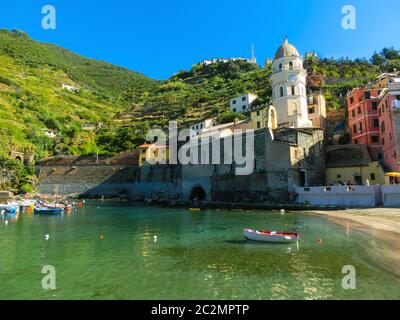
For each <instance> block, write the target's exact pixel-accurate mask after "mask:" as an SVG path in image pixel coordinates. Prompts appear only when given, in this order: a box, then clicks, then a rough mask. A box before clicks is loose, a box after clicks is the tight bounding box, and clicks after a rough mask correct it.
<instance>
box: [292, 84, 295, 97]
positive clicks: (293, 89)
mask: <svg viewBox="0 0 400 320" xmlns="http://www.w3.org/2000/svg"><path fill="white" fill-rule="evenodd" d="M295 94H296V92H295V88H294V86H292V96H294V95H295Z"/></svg>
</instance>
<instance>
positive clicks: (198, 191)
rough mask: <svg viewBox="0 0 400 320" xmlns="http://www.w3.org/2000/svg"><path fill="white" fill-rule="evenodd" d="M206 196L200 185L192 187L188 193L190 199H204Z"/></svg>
mask: <svg viewBox="0 0 400 320" xmlns="http://www.w3.org/2000/svg"><path fill="white" fill-rule="evenodd" d="M206 197H207V194H206V192H205V191H204V189H203V188H202V187H200V186H197V187H194V188H193V189H192V192H191V193H190V200H191V201H204V200H205V199H206Z"/></svg>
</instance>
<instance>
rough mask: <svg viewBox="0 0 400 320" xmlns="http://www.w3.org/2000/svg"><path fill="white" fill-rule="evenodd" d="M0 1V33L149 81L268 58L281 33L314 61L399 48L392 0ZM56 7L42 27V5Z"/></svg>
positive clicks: (396, 6) (398, 5)
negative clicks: (221, 61)
mask: <svg viewBox="0 0 400 320" xmlns="http://www.w3.org/2000/svg"><path fill="white" fill-rule="evenodd" d="M4 2H5V1H2V3H1V4H0V28H7V29H12V28H17V29H21V30H24V31H25V32H27V33H28V34H29V35H30V36H31V37H32V38H33V39H35V40H39V41H43V42H50V43H54V44H57V45H60V46H63V47H65V48H68V49H70V50H72V51H74V52H77V53H79V54H81V55H84V56H86V57H90V58H95V59H100V60H105V61H109V62H112V63H114V64H117V65H121V66H124V67H128V68H129V69H132V70H134V71H138V72H141V73H143V74H145V75H147V76H150V77H152V78H155V79H166V78H168V77H169V76H171V75H172V74H173V73H175V72H177V71H179V70H182V69H189V68H190V67H191V65H193V64H195V63H197V62H199V61H201V60H203V59H205V58H213V57H238V56H243V57H250V55H251V44H252V43H254V45H255V50H256V56H257V59H258V63H260V64H263V61H264V60H265V59H266V58H268V57H273V55H274V52H275V51H276V49H277V47H278V46H279V45H280V44H281V43H282V41H283V38H284V36H285V35H287V36H288V38H289V41H290V42H291V43H292V44H294V45H295V46H296V47H297V48H298V50H299V51H300V52H301V53H302V54H304V53H305V52H306V51H317V53H318V54H319V55H320V56H322V57H330V56H335V57H340V56H348V57H351V58H355V57H370V56H371V55H372V53H373V52H374V51H376V50H380V49H382V48H383V47H385V46H395V47H396V48H400V32H399V31H398V21H399V12H400V1H399V0H346V1H342V0H329V1H326V0H303V1H298V0H297V1H296V0H283V1H282V0H281V1H279V0H273V1H270V0H253V1H251V0H247V1H244V0H202V1H200V0H185V1H184V0H141V1H138V0H112V1H111V0H109V1H105V0H85V1H80V0H69V1H66V0H45V1H41V0H13V1H7V2H6V3H4ZM48 4H51V5H54V6H55V8H56V10H57V28H56V30H43V29H42V27H41V20H42V18H43V15H42V13H41V10H42V7H43V6H44V5H48ZM348 4H350V5H353V6H354V7H355V8H356V17H357V29H356V30H344V29H343V28H342V26H341V21H342V17H343V15H342V13H341V10H342V7H343V6H344V5H348Z"/></svg>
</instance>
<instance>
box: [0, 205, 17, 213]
mask: <svg viewBox="0 0 400 320" xmlns="http://www.w3.org/2000/svg"><path fill="white" fill-rule="evenodd" d="M0 212H2V213H5V214H8V215H17V214H19V207H15V206H10V205H0Z"/></svg>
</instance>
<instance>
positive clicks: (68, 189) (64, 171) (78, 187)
mask: <svg viewBox="0 0 400 320" xmlns="http://www.w3.org/2000/svg"><path fill="white" fill-rule="evenodd" d="M36 172H37V176H38V178H39V182H40V184H39V186H38V188H37V189H38V191H39V192H40V193H45V194H55V193H57V194H62V195H68V194H81V195H84V196H88V197H96V196H101V195H104V196H108V197H117V196H118V197H123V196H127V197H132V191H133V185H134V183H135V176H136V172H137V167H136V166H104V165H99V166H93V165H91V166H71V165H63V166H38V167H37V168H36Z"/></svg>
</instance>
